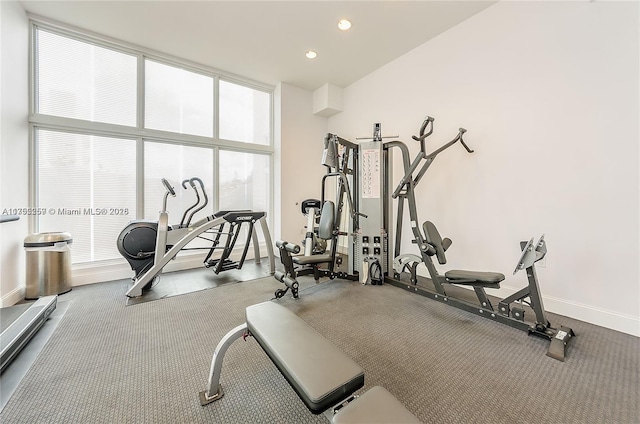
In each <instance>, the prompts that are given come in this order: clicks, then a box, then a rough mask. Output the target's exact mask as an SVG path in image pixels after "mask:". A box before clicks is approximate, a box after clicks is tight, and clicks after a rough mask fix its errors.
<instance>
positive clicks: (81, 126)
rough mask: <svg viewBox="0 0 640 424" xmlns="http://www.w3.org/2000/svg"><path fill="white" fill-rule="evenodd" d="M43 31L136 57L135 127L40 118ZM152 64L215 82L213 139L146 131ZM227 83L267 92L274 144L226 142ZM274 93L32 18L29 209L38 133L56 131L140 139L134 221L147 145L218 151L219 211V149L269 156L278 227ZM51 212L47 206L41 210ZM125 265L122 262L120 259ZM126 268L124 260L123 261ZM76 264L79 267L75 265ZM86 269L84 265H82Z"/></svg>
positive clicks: (34, 192) (34, 193)
mask: <svg viewBox="0 0 640 424" xmlns="http://www.w3.org/2000/svg"><path fill="white" fill-rule="evenodd" d="M38 30H43V31H47V32H51V33H54V34H57V35H60V36H63V37H68V38H71V39H74V40H76V41H80V42H85V43H90V44H94V45H96V46H99V47H102V48H106V49H110V50H114V51H116V52H120V53H124V54H128V55H132V56H135V57H136V61H137V75H136V84H137V90H136V125H135V126H126V125H118V124H109V123H104V122H94V121H87V120H83V119H75V118H65V117H60V116H54V115H46V114H41V113H39V112H38V111H37V100H38V97H37V96H38V86H37V83H38V78H37V72H38V63H37V58H38V45H37V38H38V37H37V33H38ZM146 60H151V61H154V62H157V63H161V64H164V65H168V66H173V67H176V68H180V69H184V70H186V71H189V72H194V73H197V74H201V75H204V76H208V77H211V78H213V102H214V104H213V115H214V116H213V137H205V136H199V135H191V134H180V133H174V132H170V131H163V130H155V129H149V128H145V127H144V117H145V79H144V78H145V62H146ZM221 79H222V80H224V81H227V82H230V83H233V84H238V85H241V86H244V87H247V88H250V89H253V90H257V91H261V92H265V93H267V94H268V95H269V117H268V119H269V126H270V128H269V145H264V144H257V143H248V142H243V141H234V140H225V139H221V138H219V130H220V122H219V116H220V96H219V91H220V88H219V86H220V80H221ZM274 91H275V87H274V86H273V85H269V84H265V83H261V82H258V81H254V80H251V79H248V78H243V77H241V76H238V75H234V74H230V73H226V72H223V71H220V70H217V69H214V68H210V67H206V66H203V65H200V64H196V63H193V62H190V61H188V60H184V59H180V58H177V57H173V56H171V55H167V54H164V53H160V52H157V51H153V50H150V49H145V48H143V47H140V46H136V45H133V44H129V43H126V42H122V41H120V40H116V39H112V38H109V37H106V36H102V35H99V34H95V33H90V32H87V31H83V30H81V29H77V28H73V27H70V26H67V25H64V24H61V23H58V22H56V21H52V20H48V19H45V18H41V17H37V16H32V15H29V115H28V125H29V205H30V207H34V208H36V207H39V206H40V205H38V189H39V188H38V186H37V182H38V175H37V172H38V157H37V156H38V146H37V145H36V131H37V130H39V129H40V130H51V131H60V132H70V133H79V134H86V135H96V136H104V137H115V138H128V139H135V142H136V170H135V175H136V185H135V186H136V215H135V217H134V216H132V217H131V219H143V217H144V214H145V211H144V143H145V141H153V142H159V143H168V144H178V145H185V146H194V147H204V148H210V149H212V150H213V160H214V163H213V164H212V173H213V175H212V177H213V184H214V187H213V191H214V193H215V196H214V198H213V199H211V201H212V202H213V208H214V210H217V209H218V205H219V176H218V173H219V171H218V168H219V166H218V164H219V160H220V150H221V149H222V150H231V151H238V152H246V153H254V154H261V155H266V156H268V158H269V164H270V173H269V189H270V190H269V191H270V193H269V197H268V202H269V208H268V209H269V210H267V211H266V212H267V220H268V223H269V225H270V226H271V227H272V228H273V224H274V222H273V213H272V212H273V210H274V207H275V205H274V198H275V192H274V181H275V177H274V163H275V160H274V156H275V148H274V146H275V142H274V137H275V128H274V126H275V119H274V116H275V115H274V113H275V112H274ZM42 206H43V207H46V205H42ZM29 231H30V232H32V233H37V232H38V231H39V223H38V219H37V217H36V216H30V217H29ZM113 261H115V259H113V260H111V259H110V260H103V261H94V262H90V263H89V264H98V263H101V262H113ZM117 261H120V259H117ZM122 262H123V263H124V259H122ZM75 265H76V264H74V266H75ZM83 265H85V264H83Z"/></svg>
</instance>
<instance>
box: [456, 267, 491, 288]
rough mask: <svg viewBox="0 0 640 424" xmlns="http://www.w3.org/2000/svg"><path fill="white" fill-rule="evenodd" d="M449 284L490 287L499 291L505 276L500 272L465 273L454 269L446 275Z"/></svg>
mask: <svg viewBox="0 0 640 424" xmlns="http://www.w3.org/2000/svg"><path fill="white" fill-rule="evenodd" d="M444 276H445V278H446V279H447V283H450V284H462V285H467V286H477V287H488V288H492V289H499V288H500V282H501V281H503V280H504V274H501V273H499V272H482V271H463V270H459V269H454V270H451V271H447V272H445V273H444Z"/></svg>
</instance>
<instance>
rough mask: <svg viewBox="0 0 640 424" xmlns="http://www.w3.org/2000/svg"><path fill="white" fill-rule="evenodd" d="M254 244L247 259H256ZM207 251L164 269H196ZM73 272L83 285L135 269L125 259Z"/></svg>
mask: <svg viewBox="0 0 640 424" xmlns="http://www.w3.org/2000/svg"><path fill="white" fill-rule="evenodd" d="M242 251H243V247H236V248H235V249H233V251H232V252H231V256H230V259H231V260H235V261H237V260H239V259H240V257H241V256H242ZM260 252H261V255H264V254H263V253H262V252H266V245H265V244H264V243H260ZM254 256H255V255H254V251H253V246H250V248H249V250H248V251H247V257H246V259H247V260H250V259H254ZM219 257H220V252H218V253H217V254H214V255H213V256H212V258H213V259H216V258H219ZM204 258H205V253H202V254H190V255H183V256H178V257H176V258H174V259H172V260H171V261H170V262H169V263H168V264H167V265H166V266H165V267H164V269H163V272H173V271H183V270H186V269H194V268H199V267H202V266H203V261H204ZM71 273H72V282H73V283H72V285H73V286H74V287H75V286H82V285H85V284H94V283H102V282H105V281H113V280H122V279H125V278H132V277H133V271H132V270H131V267H130V266H129V264H128V263H127V262H126V261H125V260H124V259H121V260H118V261H113V262H109V263H105V264H91V265H87V266H82V265H78V266H74V267H73V269H72V270H71Z"/></svg>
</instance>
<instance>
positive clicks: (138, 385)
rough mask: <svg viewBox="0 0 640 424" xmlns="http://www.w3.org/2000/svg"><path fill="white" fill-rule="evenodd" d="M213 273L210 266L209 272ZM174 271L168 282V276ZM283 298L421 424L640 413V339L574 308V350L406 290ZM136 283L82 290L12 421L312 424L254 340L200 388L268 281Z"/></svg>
mask: <svg viewBox="0 0 640 424" xmlns="http://www.w3.org/2000/svg"><path fill="white" fill-rule="evenodd" d="M203 272H206V271H204V270H203ZM164 278H167V277H166V276H165V277H164ZM301 280H302V281H303V290H302V291H301V298H300V299H298V300H294V299H291V298H289V297H285V298H283V299H281V300H279V302H280V303H282V304H283V305H285V306H286V307H288V308H290V309H291V310H293V311H294V312H295V313H297V314H298V315H299V316H300V317H302V318H303V319H305V320H306V321H307V322H309V323H310V324H311V325H312V326H313V327H315V328H316V329H317V330H318V331H319V332H320V333H322V334H323V335H324V336H325V337H327V338H328V339H329V340H331V341H332V342H333V343H334V344H336V345H337V346H338V347H339V348H340V349H342V350H343V351H344V352H345V353H347V354H348V355H349V356H351V357H352V358H353V359H354V360H355V361H356V362H357V363H358V364H360V366H362V367H363V368H364V370H365V388H364V390H366V389H368V388H370V387H373V386H375V385H382V386H384V387H386V388H387V389H388V390H389V391H390V392H391V393H393V394H394V395H395V396H396V397H397V398H398V399H399V400H400V401H401V402H402V403H403V404H404V405H405V406H406V407H407V408H408V409H409V410H411V411H412V412H413V413H414V414H415V415H416V416H418V418H420V419H421V420H422V421H424V422H425V423H489V422H491V423H505V424H506V423H509V424H511V423H514V422H517V423H536V424H539V423H554V424H556V423H607V424H609V423H624V424H627V423H629V424H631V423H638V422H639V421H640V406H639V405H640V401H639V399H640V372H639V369H640V349H639V347H640V340H639V339H638V338H636V337H633V336H629V335H625V334H622V333H618V332H615V331H612V330H607V329H604V328H601V327H597V326H594V325H590V324H586V323H583V322H580V321H576V320H572V319H569V318H565V317H556V316H553V315H551V316H550V319H551V322H552V323H554V324H563V325H567V326H569V327H572V328H573V329H574V331H575V332H576V333H577V335H578V336H577V337H576V338H575V339H573V340H572V341H571V344H570V346H569V348H568V351H567V360H566V362H564V363H562V362H559V361H556V360H553V359H551V358H549V357H547V356H546V355H545V353H546V349H547V346H548V342H546V341H544V340H541V339H538V338H535V337H528V336H527V335H526V334H525V333H523V332H521V331H518V330H515V329H512V328H510V327H508V326H504V325H500V324H497V323H494V322H491V321H488V320H484V319H482V318H480V317H476V316H475V315H472V314H469V313H466V312H464V311H460V310H457V309H455V308H450V307H448V306H446V305H443V304H440V303H437V302H435V301H432V300H430V299H427V298H424V297H421V296H416V295H413V294H411V293H408V292H406V291H404V290H400V289H398V288H395V287H392V286H390V285H384V286H362V285H360V284H359V283H357V282H347V281H343V280H333V281H326V282H323V283H321V284H320V285H315V284H314V283H313V281H312V280H311V279H308V278H306V277H303V278H302V279H301ZM128 284H129V283H128V280H122V281H114V282H109V283H101V284H94V285H90V286H81V287H76V288H74V289H73V291H72V292H70V293H68V294H66V295H64V296H62V297H61V299H60V300H61V301H68V302H71V303H70V305H69V308H68V310H67V312H66V314H65V315H64V317H63V319H62V321H61V322H60V324H59V325H58V328H57V329H56V331H55V333H54V334H53V336H52V337H51V339H50V341H49V342H48V343H47V345H46V346H45V348H44V350H43V351H42V353H41V354H40V356H39V357H38V359H37V360H36V362H35V363H34V365H33V366H32V368H31V369H30V370H29V372H28V374H27V375H26V377H25V379H24V380H23V381H22V383H21V385H20V386H19V387H18V389H17V391H16V393H15V394H14V396H13V397H12V398H11V400H10V401H9V403H8V404H7V406H6V407H5V409H4V411H3V412H2V413H1V414H0V421H1V422H2V423H3V424H4V423H199V422H209V423H315V422H319V423H321V422H326V420H325V419H324V417H323V416H322V415H320V416H314V415H312V414H311V413H310V412H309V411H308V410H307V409H306V407H305V406H304V404H303V403H302V401H300V400H299V399H298V397H297V396H296V394H295V392H294V391H293V390H292V389H291V388H290V387H289V385H288V384H287V382H286V381H285V379H284V378H283V377H282V376H281V375H280V374H279V372H278V371H277V369H276V368H275V366H274V365H273V364H272V363H271V362H270V360H269V359H268V358H267V356H266V355H265V354H264V353H263V352H262V350H261V349H260V348H259V346H258V345H257V343H256V342H255V341H254V340H252V339H247V341H244V342H243V341H241V340H239V341H236V342H235V343H234V345H233V346H232V347H231V348H230V349H229V351H228V352H227V356H226V358H225V362H224V367H223V373H222V379H221V383H222V385H223V387H224V390H225V396H224V397H223V398H222V399H221V400H219V401H218V402H215V403H213V404H211V405H208V406H205V407H202V406H200V404H199V401H198V392H199V391H201V390H203V389H204V388H205V385H206V382H207V381H206V380H207V377H208V372H209V366H210V362H211V356H212V354H213V350H214V348H215V346H216V344H217V343H218V341H219V340H220V339H221V338H222V337H223V336H224V334H225V333H226V332H227V331H229V330H230V329H232V328H233V327H235V326H236V325H238V324H240V323H242V322H243V321H244V320H243V314H244V308H245V307H246V306H247V305H250V304H254V303H257V302H261V301H265V300H269V299H271V297H272V296H273V292H274V291H275V289H277V288H280V287H282V285H281V284H280V283H277V282H276V281H275V280H273V279H272V278H263V279H259V280H254V281H246V282H243V283H230V284H225V285H223V286H220V287H217V288H214V289H209V290H204V291H199V292H196V293H191V294H186V295H182V296H176V297H170V298H165V299H160V300H157V301H153V302H148V303H142V304H138V305H133V306H126V307H125V303H126V299H125V296H124V293H125V291H126V289H127V287H128Z"/></svg>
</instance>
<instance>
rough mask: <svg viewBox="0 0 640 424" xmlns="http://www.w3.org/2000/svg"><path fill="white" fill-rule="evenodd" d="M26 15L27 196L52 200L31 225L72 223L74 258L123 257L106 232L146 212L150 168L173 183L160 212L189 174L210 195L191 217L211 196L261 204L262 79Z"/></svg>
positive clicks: (219, 203)
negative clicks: (31, 187) (249, 79)
mask: <svg viewBox="0 0 640 424" xmlns="http://www.w3.org/2000/svg"><path fill="white" fill-rule="evenodd" d="M31 24H32V28H33V34H34V36H33V37H32V40H33V45H32V51H33V61H32V66H33V69H32V74H33V75H34V78H33V79H32V81H33V87H32V90H31V92H32V93H33V99H32V100H33V101H32V105H33V110H32V111H31V113H30V116H29V121H30V126H31V129H32V134H33V143H34V145H33V147H34V148H33V149H32V151H33V152H34V156H33V157H32V158H31V161H32V165H33V166H32V172H33V174H32V175H33V177H34V178H35V179H34V181H35V192H34V193H33V194H32V199H34V202H35V205H34V206H38V207H40V208H47V210H48V211H52V212H53V213H49V214H46V215H42V216H38V217H37V220H36V222H35V226H34V228H31V231H34V232H44V231H66V232H69V233H71V235H72V237H73V253H72V262H73V263H74V264H79V263H89V264H91V263H92V262H96V261H105V260H119V261H121V262H123V263H124V260H123V259H122V258H121V257H120V255H119V253H118V251H117V247H116V240H117V237H118V235H119V233H120V231H121V230H122V229H123V228H124V227H125V226H126V224H127V223H128V222H129V221H131V220H134V219H151V220H156V219H157V217H158V211H159V210H160V209H161V208H162V201H163V196H164V193H165V189H164V187H163V185H162V183H161V178H166V179H167V180H168V181H170V182H171V184H172V185H173V186H174V187H175V189H176V193H177V196H176V198H169V199H168V203H167V209H168V211H169V221H170V224H177V223H179V222H180V220H181V219H182V216H183V213H184V211H185V209H186V208H188V207H190V206H191V205H192V204H193V203H194V202H195V200H196V199H195V193H194V192H193V191H192V189H191V188H190V186H189V185H187V187H188V189H183V188H182V182H183V181H184V180H187V179H190V178H192V177H198V178H200V179H201V180H202V182H203V184H204V186H205V190H206V193H207V196H208V197H209V204H208V206H207V207H206V208H205V209H204V210H202V211H200V212H199V213H198V215H197V216H194V219H198V218H201V217H203V216H207V215H211V214H213V212H214V211H216V210H220V209H221V208H227V209H254V210H260V211H267V212H269V211H270V210H269V208H270V207H271V204H270V203H271V202H270V196H271V191H272V189H271V184H272V183H271V181H272V177H271V165H270V164H271V156H272V154H273V146H272V141H271V134H272V132H273V131H272V112H271V103H272V100H271V98H272V91H273V89H272V87H268V86H264V87H260V86H259V84H255V83H251V87H249V86H248V85H247V86H245V85H243V83H242V81H241V80H239V79H234V81H235V82H233V83H231V82H228V81H226V80H225V77H224V76H221V75H219V74H218V73H217V72H214V71H212V70H208V69H205V68H201V67H197V66H194V65H191V64H186V63H183V62H182V61H180V60H179V59H173V58H166V57H163V58H159V57H156V56H153V55H150V54H147V52H145V51H143V50H138V49H136V48H134V47H131V46H127V47H124V46H120V45H118V44H115V43H114V42H112V41H105V40H102V39H100V38H99V37H89V36H83V35H80V34H78V33H77V32H73V35H72V36H70V35H68V34H67V33H66V32H65V30H63V29H59V28H54V27H51V26H49V25H47V24H45V23H39V22H35V21H32V23H31ZM141 70H144V72H140V71H141ZM221 78H222V80H221ZM143 93H144V94H143ZM216 93H217V94H216ZM105 210H106V211H107V212H106V213H107V214H106V215H104V214H103V211H105ZM195 246H196V247H197V246H199V244H198V243H195Z"/></svg>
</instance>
